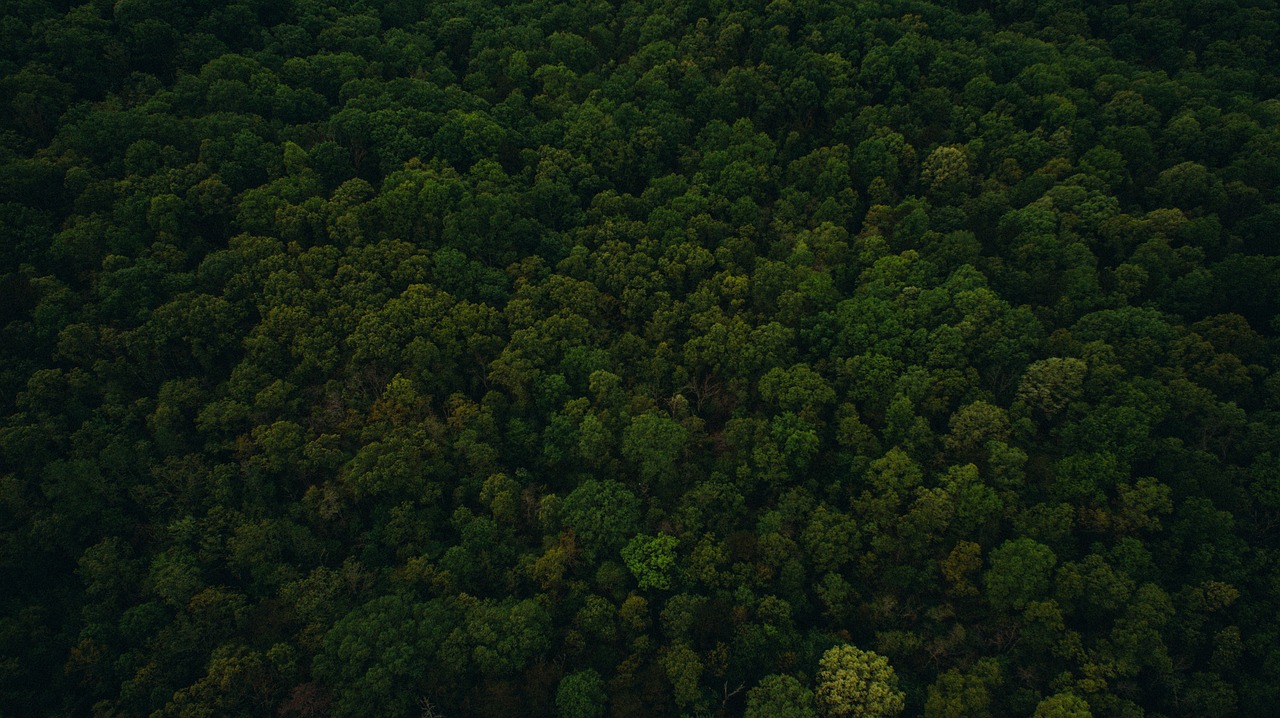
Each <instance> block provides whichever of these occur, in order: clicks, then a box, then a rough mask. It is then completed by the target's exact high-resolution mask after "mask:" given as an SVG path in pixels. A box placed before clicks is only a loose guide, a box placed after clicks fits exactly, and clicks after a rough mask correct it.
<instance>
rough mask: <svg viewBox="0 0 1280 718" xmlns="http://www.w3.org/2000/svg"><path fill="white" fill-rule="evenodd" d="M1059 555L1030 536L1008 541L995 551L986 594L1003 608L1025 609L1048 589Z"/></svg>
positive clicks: (992, 602)
mask: <svg viewBox="0 0 1280 718" xmlns="http://www.w3.org/2000/svg"><path fill="white" fill-rule="evenodd" d="M1057 562H1058V557H1057V556H1055V555H1054V554H1053V551H1051V550H1049V547H1048V546H1045V545H1044V544H1042V543H1038V542H1036V541H1033V540H1032V539H1029V538H1020V539H1014V540H1011V541H1005V542H1004V543H1002V544H1000V545H999V546H998V547H996V548H995V549H993V550H992V551H991V554H990V556H989V561H988V563H989V565H990V568H988V569H987V571H986V572H985V573H984V574H983V582H984V584H985V587H986V597H987V600H988V601H989V602H990V603H991V605H992V606H995V607H996V608H999V609H1022V608H1024V607H1026V605H1027V603H1028V602H1029V601H1032V600H1034V599H1036V598H1038V597H1040V596H1041V595H1043V594H1044V593H1045V591H1047V590H1048V588H1049V581H1050V578H1051V577H1052V571H1053V567H1054V565H1055V564H1057Z"/></svg>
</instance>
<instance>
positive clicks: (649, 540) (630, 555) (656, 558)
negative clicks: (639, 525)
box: [622, 533, 679, 590]
mask: <svg viewBox="0 0 1280 718" xmlns="http://www.w3.org/2000/svg"><path fill="white" fill-rule="evenodd" d="M678 545H679V541H678V540H677V539H676V538H675V537H674V536H668V535H667V534H664V533H659V534H658V535H657V536H656V537H655V536H646V535H645V534H637V535H636V536H635V537H633V538H632V539H631V541H629V542H628V543H627V545H626V546H623V547H622V560H623V561H625V562H626V564H627V568H628V569H629V570H630V571H631V575H632V576H635V579H636V582H637V583H639V585H640V588H657V589H662V590H665V589H668V588H671V580H672V574H673V573H674V570H675V565H676V546H678Z"/></svg>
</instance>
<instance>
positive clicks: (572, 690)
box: [556, 668, 608, 718]
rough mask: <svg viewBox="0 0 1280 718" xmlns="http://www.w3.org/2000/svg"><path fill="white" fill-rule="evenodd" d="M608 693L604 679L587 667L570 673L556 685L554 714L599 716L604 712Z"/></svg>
mask: <svg viewBox="0 0 1280 718" xmlns="http://www.w3.org/2000/svg"><path fill="white" fill-rule="evenodd" d="M607 700H608V695H607V694H606V693H605V688H604V679H602V678H600V674H599V673H597V672H595V671H594V670H592V669H590V668H588V669H586V670H583V671H578V672H577V673H570V674H569V675H567V676H565V677H564V678H561V679H560V685H559V686H557V687H556V715H557V716H559V717H560V718H600V717H601V716H603V715H604V714H605V709H606V708H607V704H606V701H607Z"/></svg>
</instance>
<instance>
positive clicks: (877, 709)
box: [817, 645, 906, 717]
mask: <svg viewBox="0 0 1280 718" xmlns="http://www.w3.org/2000/svg"><path fill="white" fill-rule="evenodd" d="M817 681H818V689H817V700H818V709H819V711H820V712H821V713H822V715H824V716H868V717H879V716H896V715H898V714H899V713H901V712H902V711H903V709H904V708H905V707H906V703H905V697H906V696H905V694H904V693H903V692H902V691H901V690H899V689H898V675H897V673H896V672H895V671H894V670H893V668H892V667H891V666H890V665H889V659H887V658H885V657H884V656H881V655H879V654H877V653H875V652H873V651H864V650H862V649H860V648H856V647H854V646H849V645H844V646H836V647H835V648H831V649H828V650H827V651H826V653H823V654H822V660H821V661H819V662H818V679H817Z"/></svg>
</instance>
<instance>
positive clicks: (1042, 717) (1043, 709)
mask: <svg viewBox="0 0 1280 718" xmlns="http://www.w3.org/2000/svg"><path fill="white" fill-rule="evenodd" d="M1034 718H1093V713H1092V712H1090V710H1089V704H1088V703H1086V702H1085V700H1084V699H1083V698H1081V697H1080V696H1078V695H1076V694H1074V693H1055V694H1054V695H1051V696H1049V697H1048V698H1045V699H1044V700H1042V701H1040V703H1038V704H1037V705H1036V714H1035V716H1034Z"/></svg>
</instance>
